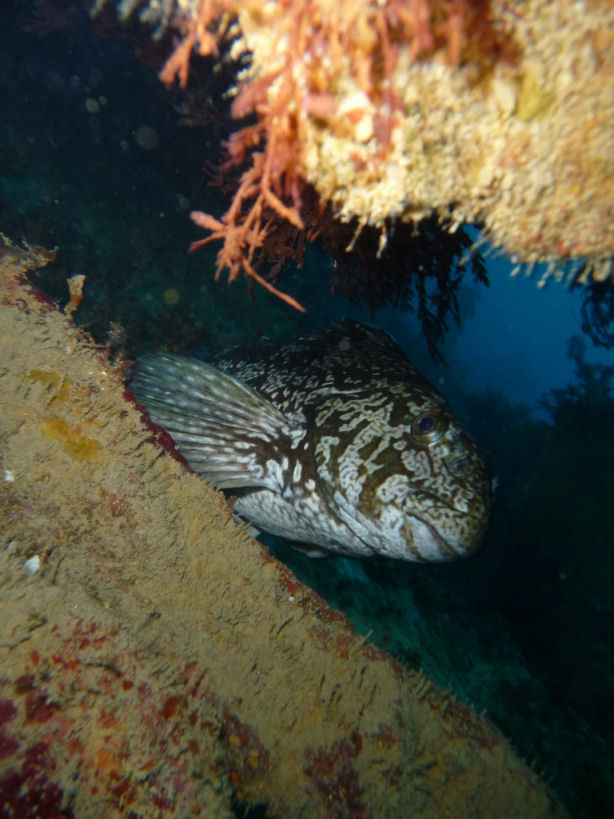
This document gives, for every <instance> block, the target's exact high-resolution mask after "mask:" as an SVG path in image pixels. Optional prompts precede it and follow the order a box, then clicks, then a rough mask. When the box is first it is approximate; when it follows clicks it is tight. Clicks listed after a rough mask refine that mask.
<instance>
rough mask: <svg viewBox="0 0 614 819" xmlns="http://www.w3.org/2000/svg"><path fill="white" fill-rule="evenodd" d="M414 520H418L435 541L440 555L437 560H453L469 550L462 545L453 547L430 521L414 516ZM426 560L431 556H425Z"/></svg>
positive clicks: (463, 555) (430, 558) (464, 554)
mask: <svg viewBox="0 0 614 819" xmlns="http://www.w3.org/2000/svg"><path fill="white" fill-rule="evenodd" d="M415 520H418V521H420V523H421V524H422V525H423V526H424V527H425V528H426V529H427V531H428V533H429V534H430V536H431V537H432V538H433V540H434V541H435V544H436V546H437V548H438V549H439V553H440V557H439V560H441V561H445V560H454V559H455V558H457V557H466V556H467V555H468V554H469V553H470V552H468V551H467V549H465V548H464V547H459V548H454V546H453V545H452V543H450V542H449V541H447V540H446V539H445V538H444V537H443V536H442V535H441V534H440V533H439V532H438V531H437V529H436V528H435V527H434V526H433V524H432V523H429V522H428V521H427V520H424V519H423V518H418V517H416V518H415ZM424 559H425V560H427V561H432V560H433V557H432V556H429V557H425V558H424Z"/></svg>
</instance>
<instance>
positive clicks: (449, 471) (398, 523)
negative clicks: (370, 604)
mask: <svg viewBox="0 0 614 819" xmlns="http://www.w3.org/2000/svg"><path fill="white" fill-rule="evenodd" d="M131 387H132V389H133V392H134V393H135V395H136V397H137V400H138V401H139V402H140V403H141V404H142V405H143V406H144V407H145V409H146V410H147V412H148V414H149V415H150V417H151V419H152V420H153V421H154V422H155V423H157V424H159V425H160V426H162V427H164V428H165V429H166V431H167V432H168V433H169V434H170V435H171V437H172V438H173V439H174V440H175V442H176V443H177V446H178V449H179V451H180V452H181V454H182V455H183V456H184V457H185V458H186V460H187V461H188V463H190V465H191V466H192V467H193V468H194V469H195V470H196V471H199V472H202V473H203V474H204V475H206V476H207V477H209V478H211V479H212V480H213V481H214V482H215V483H216V484H217V485H218V486H219V487H220V488H224V489H227V490H228V491H229V492H230V493H231V494H232V495H233V496H235V498H236V500H235V501H234V509H235V511H236V512H237V513H238V514H240V515H242V516H243V517H245V518H246V519H248V520H250V521H251V522H253V523H254V524H255V525H256V526H258V527H260V528H262V529H265V530H267V531H270V532H273V533H275V534H279V535H282V536H284V537H286V538H289V539H292V540H297V541H303V542H305V543H306V544H307V545H308V547H309V548H311V547H315V548H316V549H320V550H324V551H329V552H337V553H341V554H348V555H356V556H366V555H369V554H373V553H380V554H384V555H388V556H391V557H397V558H402V559H405V560H420V561H422V560H443V559H449V558H452V557H456V556H458V555H461V554H467V553H470V552H472V551H474V550H475V548H477V546H478V545H479V542H480V540H481V538H482V535H483V533H484V531H485V528H486V525H487V521H488V516H489V507H490V478H489V475H488V470H487V468H486V466H485V464H484V461H483V459H482V457H481V455H480V453H479V451H478V449H477V447H476V445H475V443H474V442H473V440H472V439H471V437H470V436H469V434H468V433H467V432H466V431H465V430H464V429H463V427H462V426H461V425H460V424H459V423H458V422H457V421H456V419H455V418H454V417H453V416H452V415H451V414H450V412H449V410H448V409H447V406H446V403H445V400H444V399H443V397H442V396H441V395H440V393H439V392H438V391H437V390H436V389H435V388H434V387H433V386H432V385H431V384H430V383H429V382H428V381H427V380H426V379H425V378H424V376H422V375H421V374H420V373H419V372H418V371H417V370H415V368H413V367H412V366H411V364H410V363H409V362H408V360H407V359H406V358H405V356H404V354H403V353H402V352H401V350H400V349H399V348H398V347H397V346H396V345H395V344H394V342H393V341H392V339H391V338H390V337H389V336H388V335H387V334H385V333H383V332H381V331H378V330H374V329H372V328H369V327H365V326H363V325H360V324H358V323H356V322H352V321H345V322H340V323H339V324H337V325H334V326H333V327H331V328H329V329H328V330H325V331H323V332H321V333H319V334H316V335H313V336H309V337H307V338H303V339H299V340H298V341H297V342H295V343H293V344H289V345H285V346H281V347H277V346H275V345H273V344H272V343H270V342H268V343H266V342H265V343H264V344H263V346H262V349H261V350H260V351H257V350H253V349H252V350H249V351H248V352H247V353H246V352H245V351H230V352H229V353H228V354H227V355H225V356H224V357H223V358H220V359H218V360H217V361H216V362H215V365H214V366H211V365H206V364H201V363H200V362H194V361H191V360H189V359H182V358H180V357H177V356H168V355H164V354H162V355H160V356H147V357H145V358H144V360H143V361H142V362H140V363H138V364H137V366H136V368H135V375H134V377H133V382H132V385H131Z"/></svg>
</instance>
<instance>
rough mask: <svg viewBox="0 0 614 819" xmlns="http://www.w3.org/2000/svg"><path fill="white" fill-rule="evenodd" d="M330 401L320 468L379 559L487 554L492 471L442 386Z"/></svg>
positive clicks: (341, 510) (318, 448) (319, 429)
mask: <svg viewBox="0 0 614 819" xmlns="http://www.w3.org/2000/svg"><path fill="white" fill-rule="evenodd" d="M427 383H428V382H427ZM428 387H430V385H428ZM395 393H396V394H395ZM327 403H328V406H326V407H321V408H320V409H321V412H320V419H319V420H320V421H321V423H320V424H318V423H317V422H316V426H315V435H316V440H315V441H314V453H315V460H316V470H317V474H318V479H319V482H320V486H321V487H322V490H323V492H324V493H325V495H326V497H327V502H328V503H329V505H330V507H331V509H332V511H333V512H334V513H335V514H336V515H337V516H338V517H339V518H340V519H341V520H342V521H343V522H344V523H345V525H346V526H347V527H348V528H349V529H350V530H351V531H352V533H353V535H354V536H356V537H358V538H360V540H361V541H362V542H363V543H364V544H365V545H367V546H368V547H369V548H370V549H371V550H372V551H373V552H374V553H377V554H381V555H384V556H387V557H394V558H398V559H402V560H409V561H418V562H432V561H445V560H453V559H456V558H459V557H465V556H468V555H470V554H472V553H473V552H475V551H476V550H477V549H478V548H479V546H480V544H481V541H482V539H483V537H484V534H485V532H486V529H487V526H488V521H489V516H490V503H491V478H490V472H489V469H488V467H487V465H486V462H485V460H484V458H483V457H482V455H481V453H480V450H479V449H478V446H477V444H476V443H475V441H474V440H473V438H472V437H471V435H470V434H469V433H468V432H467V430H466V429H465V428H464V427H463V426H462V425H461V424H460V422H458V421H457V420H456V419H455V417H454V416H453V415H452V413H451V412H450V411H449V409H448V408H447V405H446V403H445V400H444V399H443V397H442V396H441V395H440V394H439V393H438V392H436V391H435V390H434V388H431V389H427V388H425V389H422V390H413V391H412V395H411V397H410V398H408V396H407V387H406V385H403V384H401V385H397V388H396V390H395V388H394V386H393V387H392V389H388V390H386V392H382V393H381V394H375V395H373V394H371V395H368V396H354V397H349V398H343V399H341V398H337V399H331V400H330V401H328V402H327Z"/></svg>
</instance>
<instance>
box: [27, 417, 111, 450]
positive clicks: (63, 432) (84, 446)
mask: <svg viewBox="0 0 614 819" xmlns="http://www.w3.org/2000/svg"><path fill="white" fill-rule="evenodd" d="M41 430H42V432H43V435H46V436H47V438H51V440H52V441H57V442H58V443H60V444H61V445H62V446H63V447H64V449H65V450H66V451H67V452H68V454H69V455H72V457H73V458H76V459H77V460H79V461H96V460H97V459H98V457H99V453H100V444H99V443H98V441H96V440H94V439H93V438H87V437H86V436H85V435H84V434H83V433H82V432H81V431H80V430H79V428H78V427H74V426H71V425H70V424H69V423H68V422H67V421H65V420H64V419H63V418H58V416H57V415H48V416H47V417H46V418H44V419H43V421H42V423H41Z"/></svg>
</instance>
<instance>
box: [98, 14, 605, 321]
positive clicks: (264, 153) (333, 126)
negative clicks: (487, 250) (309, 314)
mask: <svg viewBox="0 0 614 819" xmlns="http://www.w3.org/2000/svg"><path fill="white" fill-rule="evenodd" d="M104 4H105V0H99V3H98V6H102V5H104ZM139 6H140V7H141V8H142V9H143V5H142V4H141V3H139V2H138V0H124V2H123V3H122V4H121V11H122V13H123V14H124V15H127V14H129V13H131V12H132V11H133V10H134V9H135V8H137V7H139ZM141 14H142V16H144V17H146V18H147V19H149V20H153V21H155V22H156V23H158V24H159V25H160V26H165V25H170V26H173V27H175V28H177V29H178V30H179V31H180V32H181V34H182V39H181V41H180V43H179V45H178V46H177V48H176V50H175V52H174V53H173V54H172V56H171V57H170V58H169V60H168V62H167V64H166V65H165V67H164V69H163V71H162V73H161V77H162V79H163V80H164V82H166V83H169V84H170V83H172V82H173V81H175V80H178V81H179V82H180V83H181V84H186V83H187V81H188V74H189V61H190V58H191V55H192V52H193V51H195V50H196V51H198V52H199V53H200V54H213V55H215V54H217V50H218V46H219V45H220V44H221V42H222V41H227V40H228V38H229V37H232V38H234V42H233V46H232V54H233V56H235V57H239V56H241V55H246V54H249V57H250V63H249V67H248V68H246V69H243V70H242V71H241V72H240V73H239V78H238V83H237V87H236V89H235V92H236V95H235V99H234V102H233V106H232V113H233V115H234V116H235V117H236V118H237V119H241V118H243V117H245V116H246V115H249V114H255V122H252V123H251V124H249V125H247V126H244V127H239V129H238V130H237V131H236V132H235V133H234V134H233V135H232V136H231V138H230V141H229V145H228V149H229V154H230V160H229V162H230V163H235V164H238V163H240V162H242V161H243V160H245V159H246V158H249V161H250V162H251V166H250V167H248V169H247V170H246V171H245V172H244V174H243V176H242V178H241V181H240V185H239V188H238V190H237V192H236V194H235V197H234V200H233V203H232V205H231V207H230V209H229V210H228V212H227V213H226V214H225V215H224V216H223V218H221V219H219V218H217V217H214V216H212V215H210V214H204V213H201V212H196V213H193V214H192V218H193V219H194V221H195V222H196V223H197V224H198V225H200V226H202V227H203V228H205V229H206V230H208V231H210V235H209V236H207V237H206V238H205V239H203V240H202V241H200V242H196V243H195V244H194V246H193V247H194V248H196V247H199V246H201V245H202V244H205V243H206V242H210V241H212V240H215V239H220V240H222V241H223V245H222V248H221V250H220V251H219V254H218V274H219V272H220V271H221V270H222V269H223V268H228V269H229V271H230V278H231V279H233V278H235V277H236V276H237V275H238V274H239V272H240V271H241V270H244V271H245V272H247V273H248V274H249V275H250V276H252V277H254V278H255V279H257V280H258V281H260V282H261V283H262V284H264V285H265V286H266V287H268V288H269V289H273V290H274V288H273V286H272V285H271V284H270V282H269V281H266V280H265V279H263V278H262V277H261V276H260V275H259V274H258V272H257V269H256V267H257V265H256V263H255V254H256V252H257V251H258V250H259V249H261V248H262V247H263V246H264V244H265V242H266V239H267V237H268V236H270V234H271V232H272V231H273V230H274V228H275V225H277V224H279V222H280V221H282V222H284V221H285V222H286V223H288V224H289V225H291V226H292V227H293V228H294V229H295V230H296V231H301V230H303V229H305V230H306V231H307V236H308V238H309V237H311V236H313V235H314V234H315V233H316V232H317V230H318V229H319V226H318V218H319V214H320V213H321V211H320V212H319V213H315V214H314V213H313V212H308V209H306V208H305V206H304V196H303V193H304V188H305V185H306V184H307V185H310V186H313V188H314V189H315V190H316V191H317V193H318V195H319V199H320V202H321V203H322V209H323V207H324V206H325V205H326V204H330V205H331V206H332V209H333V213H334V214H335V215H336V217H338V218H339V219H341V220H343V221H348V222H349V221H353V222H355V223H356V225H357V228H356V229H357V231H360V230H361V229H362V227H363V226H365V225H371V226H375V227H377V228H379V229H380V230H381V236H382V246H383V244H384V243H385V241H386V235H387V230H389V229H390V227H391V225H392V224H393V223H394V221H395V220H401V221H404V222H417V221H419V220H420V219H421V218H423V217H425V216H428V215H429V214H431V213H433V212H436V213H438V214H439V215H440V216H441V217H442V218H444V217H445V218H446V220H449V224H450V225H451V226H452V229H454V226H455V225H458V224H460V223H463V222H476V223H478V224H482V225H483V226H484V230H485V235H486V236H487V237H488V239H489V240H490V241H492V242H493V243H494V244H495V245H497V246H501V247H503V248H504V249H505V250H506V251H507V252H508V253H510V254H512V255H513V256H514V257H516V258H517V259H518V260H519V261H521V262H527V263H533V262H539V261H547V262H551V264H550V265H549V267H548V274H551V273H554V272H556V264H557V263H558V262H559V261H565V260H574V259H578V260H579V259H586V260H588V265H587V268H586V269H587V271H589V272H590V273H591V274H592V276H593V277H594V278H595V279H596V280H604V279H605V278H607V277H608V276H610V275H611V273H612V264H611V256H612V254H613V253H614V231H613V228H612V224H613V223H614V218H613V217H614V204H613V203H614V163H613V161H612V156H613V154H614V127H613V126H614V34H613V31H614V4H612V3H611V2H608V0H601V1H599V0H594V1H593V2H572V0H563V1H562V2H557V3H552V2H549V0H527V2H521V1H520V0H516V2H498V1H497V0H493V1H492V2H488V0H452V2H442V1H441V0H433V2H428V0H415V1H414V2H412V3H406V2H400V0H386V2H366V1H365V0H362V2H361V1H360V0H286V1H285V2H281V0H269V1H268V2H264V0H175V2H173V0H166V2H163V3H160V2H155V3H153V2H152V3H150V4H149V5H146V6H145V8H144V9H143V10H142V12H141ZM276 292H277V291H276ZM285 298H286V300H287V301H290V302H291V303H293V304H294V305H295V306H298V305H296V303H295V302H294V301H293V300H292V299H291V298H290V297H285Z"/></svg>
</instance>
